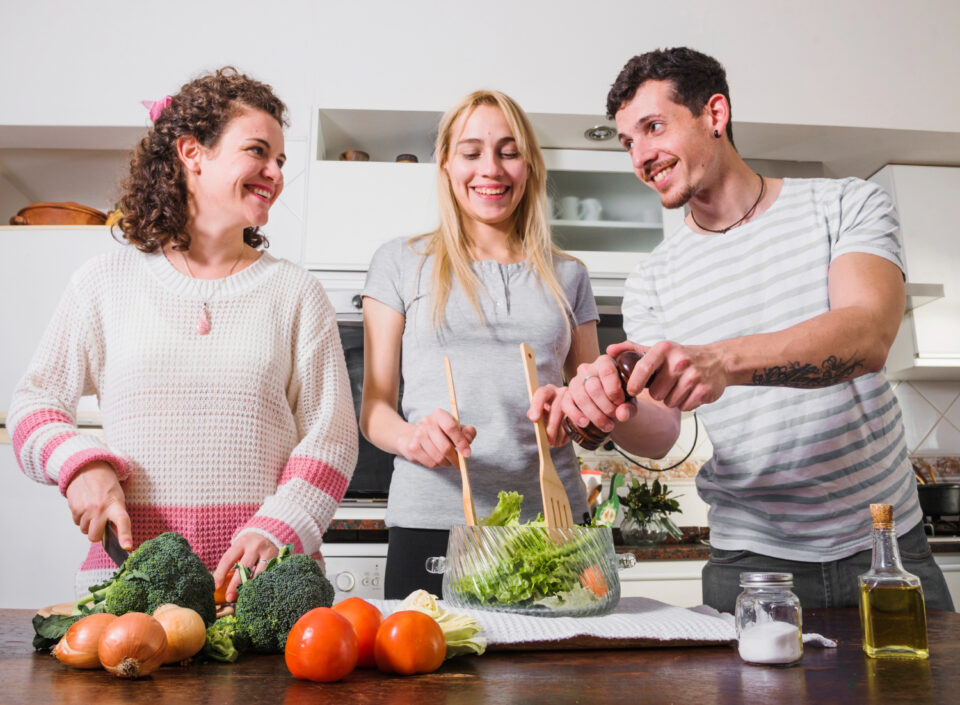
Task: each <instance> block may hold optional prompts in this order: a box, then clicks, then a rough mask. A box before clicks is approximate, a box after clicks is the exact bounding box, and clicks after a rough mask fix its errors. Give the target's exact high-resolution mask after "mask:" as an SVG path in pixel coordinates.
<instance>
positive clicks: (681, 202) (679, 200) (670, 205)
mask: <svg viewBox="0 0 960 705" xmlns="http://www.w3.org/2000/svg"><path fill="white" fill-rule="evenodd" d="M696 192H697V189H696V187H695V186H693V185H692V184H688V185H687V187H686V188H685V189H684V190H683V191H681V192H680V193H679V194H677V195H676V196H674V197H673V198H669V196H667V195H666V194H665V195H663V196H661V197H660V204H661V205H662V206H663V207H664V208H667V209H669V210H673V209H675V208H683V207H684V206H685V205H687V202H688V201H689V200H690V199H691V198H693V195H694V194H695V193H696ZM668 198H669V200H668Z"/></svg>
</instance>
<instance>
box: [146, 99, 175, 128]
mask: <svg viewBox="0 0 960 705" xmlns="http://www.w3.org/2000/svg"><path fill="white" fill-rule="evenodd" d="M172 101H173V98H171V97H170V96H168V95H165V96H163V98H161V99H160V100H141V101H140V102H141V103H142V104H143V107H145V108H146V109H147V110H149V111H150V122H156V121H157V118H158V117H160V113H162V112H163V110H164V108H166V107H168V106H169V105H170V103H171V102H172Z"/></svg>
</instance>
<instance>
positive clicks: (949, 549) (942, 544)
mask: <svg viewBox="0 0 960 705" xmlns="http://www.w3.org/2000/svg"><path fill="white" fill-rule="evenodd" d="M680 530H681V531H683V538H682V539H679V540H677V539H668V540H667V541H665V542H664V543H662V544H660V545H658V546H626V545H622V544H621V543H620V531H619V530H618V529H614V530H613V539H614V543H615V544H616V549H617V551H618V552H627V551H629V552H632V553H633V554H634V555H635V556H636V557H637V560H660V561H662V560H707V559H708V558H709V557H710V543H709V542H710V529H709V528H708V527H701V526H682V527H680ZM324 541H325V542H329V543H345V542H353V543H386V541H387V527H386V525H385V524H384V523H383V520H382V519H334V520H333V521H332V522H330V528H329V529H328V530H327V533H326V534H324ZM930 549H931V550H932V551H933V552H934V553H960V536H949V537H937V538H936V539H932V540H931V541H930Z"/></svg>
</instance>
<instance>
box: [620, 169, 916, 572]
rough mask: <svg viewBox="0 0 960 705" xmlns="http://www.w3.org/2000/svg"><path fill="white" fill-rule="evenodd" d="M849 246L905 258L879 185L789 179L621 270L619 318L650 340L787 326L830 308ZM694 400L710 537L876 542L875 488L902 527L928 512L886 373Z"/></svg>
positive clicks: (793, 549) (780, 550) (638, 338)
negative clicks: (753, 205) (835, 267)
mask: <svg viewBox="0 0 960 705" xmlns="http://www.w3.org/2000/svg"><path fill="white" fill-rule="evenodd" d="M849 252H861V253H868V254H872V255H877V256H879V257H883V258H884V259H887V260H890V261H891V262H893V263H895V264H896V265H897V266H898V267H900V269H901V270H902V269H903V261H902V259H901V253H900V242H899V223H898V221H897V217H896V214H895V213H894V210H893V207H892V205H891V202H890V199H889V197H888V196H887V194H886V193H885V192H884V191H883V190H882V189H880V188H879V187H878V186H876V185H874V184H871V183H869V182H866V181H863V180H860V179H852V178H850V179H842V180H836V179H785V180H784V184H783V190H782V191H781V193H780V195H779V197H778V198H777V200H776V202H775V203H774V204H773V206H771V207H770V208H769V209H768V210H767V211H766V212H764V213H763V214H761V215H760V216H759V217H757V218H756V219H754V220H752V221H750V222H749V223H747V224H745V225H742V226H740V227H738V228H735V229H734V230H731V231H730V232H727V233H725V234H717V235H700V234H698V233H695V232H694V231H692V230H691V229H690V228H688V227H687V226H686V225H684V226H683V227H681V228H680V229H679V230H678V231H677V232H676V233H675V234H674V235H672V236H670V237H668V238H667V239H666V240H665V241H664V242H663V243H661V245H660V246H658V247H657V248H656V250H654V252H653V253H652V254H651V255H650V257H648V258H647V259H645V260H644V261H643V262H642V263H641V264H640V265H639V266H638V267H637V269H636V271H635V272H634V273H633V274H632V275H631V276H630V277H629V278H628V280H627V283H626V292H625V296H624V302H623V312H624V329H625V330H626V333H627V337H628V338H629V339H630V340H632V341H634V342H637V343H641V344H644V345H652V344H654V343H656V342H658V341H661V340H671V341H675V342H677V343H681V344H684V345H703V344H708V343H713V342H717V341H719V340H726V339H729V338H735V337H739V336H745V335H752V334H757V333H770V332H774V331H779V330H783V329H785V328H788V327H790V326H793V325H795V324H798V323H800V322H802V321H805V320H808V319H810V318H813V317H814V316H817V315H820V314H822V313H826V312H827V311H828V310H829V308H830V302H829V299H828V296H827V271H828V268H829V266H830V263H831V262H832V261H833V260H834V259H835V258H837V257H839V256H840V255H843V254H846V253H849ZM697 413H698V414H699V416H700V419H701V421H703V424H704V427H705V428H706V430H707V433H708V434H709V436H710V440H711V441H712V442H713V447H714V456H713V457H712V458H711V459H710V460H709V461H708V462H707V463H705V464H704V466H703V467H702V468H701V469H700V472H699V474H698V476H697V489H698V492H699V494H700V496H701V497H702V498H703V500H704V501H705V502H706V503H707V504H708V505H709V506H710V509H709V521H710V542H711V544H712V545H714V546H716V547H717V548H721V549H726V550H748V551H753V552H756V553H761V554H764V555H769V556H774V557H777V558H783V559H786V560H799V561H830V560H837V559H839V558H844V557H846V556H849V555H852V554H854V553H856V552H858V551H861V550H863V549H866V548H869V547H870V545H871V519H870V512H869V504H870V503H871V502H885V503H889V504H893V505H894V516H895V519H896V522H897V528H898V530H899V531H898V533H904V532H905V531H907V530H908V529H910V528H912V527H913V526H915V525H916V524H917V523H918V522H919V521H920V520H921V518H922V514H921V511H920V505H919V501H918V499H917V491H916V483H915V480H914V477H913V473H912V471H911V468H910V464H909V461H908V460H907V449H906V445H905V443H904V430H903V423H902V420H901V416H900V408H899V406H898V404H897V401H896V398H895V397H894V395H893V391H892V389H891V388H890V385H889V383H888V382H887V380H886V378H885V377H884V376H883V375H882V374H867V375H863V376H861V377H857V378H856V379H854V380H852V381H850V382H844V383H842V384H838V385H834V386H831V387H825V388H822V389H810V390H804V389H793V388H785V387H759V386H734V387H729V388H728V389H726V390H725V391H724V393H723V395H722V396H721V397H720V399H718V400H717V401H715V402H714V403H712V404H707V405H704V406H702V407H701V408H700V409H698V411H697Z"/></svg>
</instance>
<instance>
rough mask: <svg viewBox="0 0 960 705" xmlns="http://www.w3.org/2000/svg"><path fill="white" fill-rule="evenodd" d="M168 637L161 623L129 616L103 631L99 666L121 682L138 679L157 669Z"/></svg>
mask: <svg viewBox="0 0 960 705" xmlns="http://www.w3.org/2000/svg"><path fill="white" fill-rule="evenodd" d="M166 650H167V634H166V632H165V631H163V627H162V626H161V624H160V622H158V621H157V620H155V619H154V618H153V617H151V616H150V615H148V614H144V613H143V612H128V613H127V614H124V615H121V616H120V617H117V618H116V619H115V620H114V621H113V622H111V623H110V624H108V625H107V627H106V629H104V630H103V634H102V635H101V637H100V643H99V645H98V649H97V651H98V653H99V655H100V664H101V665H102V666H103V667H104V668H106V669H107V670H108V671H110V673H112V674H113V675H115V676H119V677H120V678H141V677H143V676H147V675H150V674H151V673H153V672H154V671H155V670H157V669H158V668H160V666H161V664H162V663H163V656H164V653H165V652H166Z"/></svg>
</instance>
